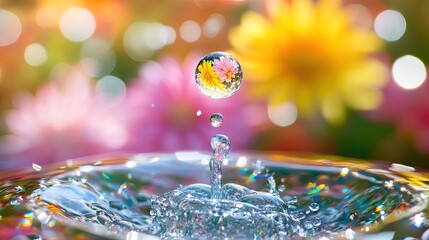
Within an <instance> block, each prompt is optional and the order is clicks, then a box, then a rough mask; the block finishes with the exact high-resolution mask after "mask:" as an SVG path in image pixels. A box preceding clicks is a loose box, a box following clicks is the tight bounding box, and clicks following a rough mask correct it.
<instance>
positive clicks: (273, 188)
mask: <svg viewBox="0 0 429 240" xmlns="http://www.w3.org/2000/svg"><path fill="white" fill-rule="evenodd" d="M267 181H268V186H267V188H268V191H269V192H270V193H277V190H276V180H275V179H274V177H273V176H269V177H268V178H267Z"/></svg>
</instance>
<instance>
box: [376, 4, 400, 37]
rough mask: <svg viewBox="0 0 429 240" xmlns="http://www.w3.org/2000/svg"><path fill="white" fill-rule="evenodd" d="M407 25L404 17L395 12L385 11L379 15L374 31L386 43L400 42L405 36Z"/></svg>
mask: <svg viewBox="0 0 429 240" xmlns="http://www.w3.org/2000/svg"><path fill="white" fill-rule="evenodd" d="M406 28H407V23H406V21H405V18H404V16H403V15H402V14H401V13H400V12H398V11H395V10H385V11H383V12H381V13H380V14H378V15H377V17H376V18H375V21H374V30H375V32H376V33H377V35H378V36H379V37H381V38H383V39H384V40H386V41H396V40H399V39H400V38H401V37H402V35H404V33H405V30H406Z"/></svg>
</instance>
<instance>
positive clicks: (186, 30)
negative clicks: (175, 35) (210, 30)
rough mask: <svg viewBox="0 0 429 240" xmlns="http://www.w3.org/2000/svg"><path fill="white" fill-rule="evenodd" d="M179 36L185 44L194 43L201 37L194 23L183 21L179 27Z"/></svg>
mask: <svg viewBox="0 0 429 240" xmlns="http://www.w3.org/2000/svg"><path fill="white" fill-rule="evenodd" d="M180 36H181V37H182V38H183V40H185V41H186V42H189V43H192V42H195V41H197V40H198V39H199V38H200V37H201V27H200V25H199V24H198V23H197V22H195V21H192V20H188V21H185V22H183V23H182V25H180Z"/></svg>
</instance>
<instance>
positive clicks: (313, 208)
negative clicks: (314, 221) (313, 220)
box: [308, 202, 320, 212]
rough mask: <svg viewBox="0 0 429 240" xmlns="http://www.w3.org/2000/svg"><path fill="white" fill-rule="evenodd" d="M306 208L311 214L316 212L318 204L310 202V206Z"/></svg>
mask: <svg viewBox="0 0 429 240" xmlns="http://www.w3.org/2000/svg"><path fill="white" fill-rule="evenodd" d="M308 208H309V209H310V210H311V211H313V212H316V211H317V210H319V208H320V207H319V204H318V203H315V202H312V203H311V204H310V206H308Z"/></svg>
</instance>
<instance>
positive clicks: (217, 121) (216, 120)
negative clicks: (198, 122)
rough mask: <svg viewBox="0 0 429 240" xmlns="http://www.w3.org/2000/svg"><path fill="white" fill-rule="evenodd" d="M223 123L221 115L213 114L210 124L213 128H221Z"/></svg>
mask: <svg viewBox="0 0 429 240" xmlns="http://www.w3.org/2000/svg"><path fill="white" fill-rule="evenodd" d="M222 123H223V116H222V115H221V114H220V113H213V114H212V115H211V116H210V124H211V125H212V126H213V127H220V126H221V125H222Z"/></svg>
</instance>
